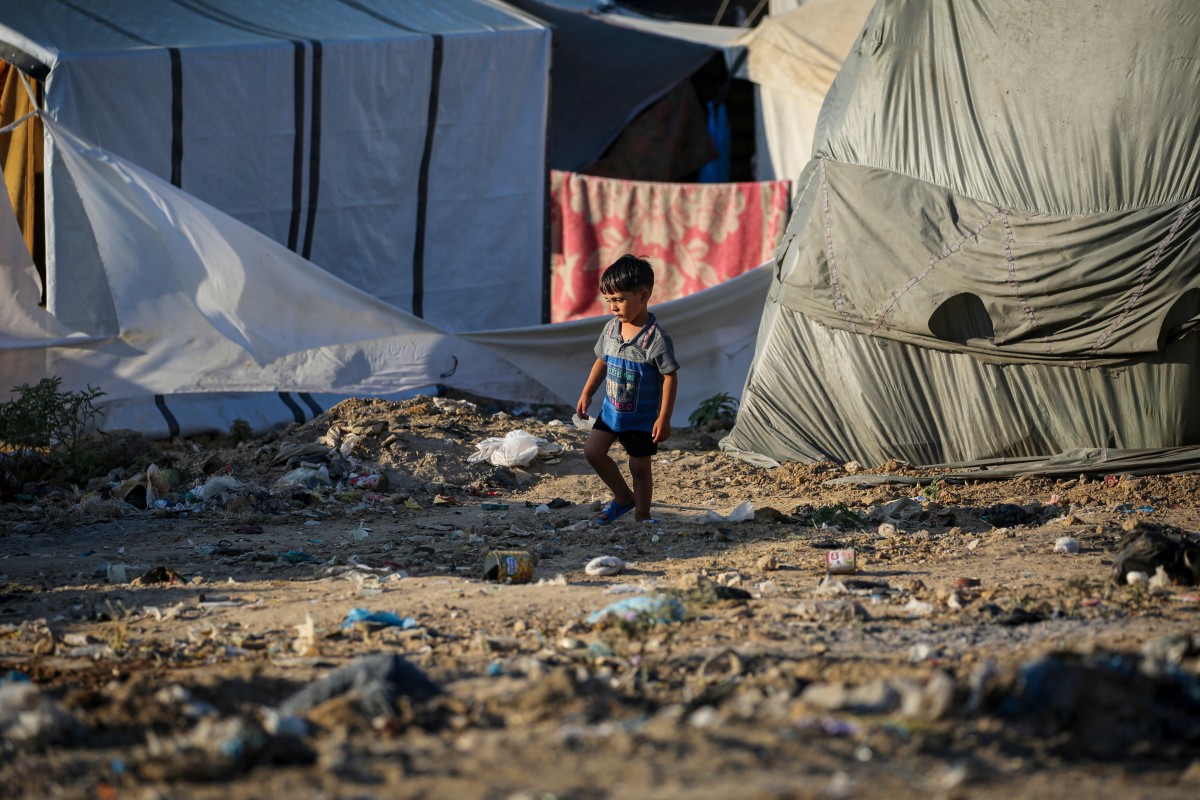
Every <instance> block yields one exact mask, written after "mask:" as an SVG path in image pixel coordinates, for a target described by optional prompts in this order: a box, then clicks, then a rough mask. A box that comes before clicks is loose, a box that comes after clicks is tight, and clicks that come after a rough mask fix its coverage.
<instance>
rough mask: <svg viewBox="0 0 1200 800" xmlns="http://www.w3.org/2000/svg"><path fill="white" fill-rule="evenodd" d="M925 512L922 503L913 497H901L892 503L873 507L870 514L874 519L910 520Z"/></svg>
mask: <svg viewBox="0 0 1200 800" xmlns="http://www.w3.org/2000/svg"><path fill="white" fill-rule="evenodd" d="M922 510H924V509H923V508H922V506H921V503H920V502H919V501H917V500H914V499H912V498H911V497H901V498H898V499H896V500H893V501H891V502H890V503H880V504H879V505H876V506H872V507H871V510H870V511H869V512H868V514H869V516H870V517H871V518H872V519H878V520H888V519H909V518H910V517H913V516H916V515H917V514H920V513H921V511H922Z"/></svg>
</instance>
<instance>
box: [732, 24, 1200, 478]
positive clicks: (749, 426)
mask: <svg viewBox="0 0 1200 800" xmlns="http://www.w3.org/2000/svg"><path fill="white" fill-rule="evenodd" d="M1081 31H1087V34H1086V35H1080V32H1081ZM1198 49H1200V9H1197V7H1196V6H1195V4H1193V3H1191V2H1181V1H1180V0H1152V1H1151V2H1147V3H1142V4H1137V5H1130V4H1124V5H1122V4H1116V5H1107V4H1106V5H1104V6H1102V7H1097V6H1096V5H1095V4H1093V3H1087V2H1079V1H1078V0H1073V1H1072V2H1066V3H1058V4H1054V5H1053V6H1046V7H1044V8H1043V7H1034V6H1027V5H1026V6H1021V7H1020V8H1019V9H1018V8H1016V7H1014V5H1013V4H1012V3H1009V2H1003V1H1002V0H978V2H970V3H968V2H958V1H957V0H955V1H954V2H944V1H943V0H909V2H891V1H890V0H881V2H879V3H877V4H876V6H875V7H874V9H873V10H872V12H871V14H870V16H869V17H868V19H867V22H866V25H865V28H864V29H863V31H862V33H861V35H860V36H859V38H858V41H857V43H856V45H855V47H854V49H853V50H852V52H851V54H850V56H849V57H848V59H847V60H846V62H845V64H844V65H843V67H842V69H841V71H840V72H839V74H838V76H837V78H836V79H835V81H834V83H833V86H832V87H831V89H830V91H829V94H828V96H827V97H826V100H825V104H824V107H823V108H822V111H821V115H820V120H819V124H818V129H817V134H816V143H815V146H814V154H813V160H812V161H811V162H810V163H809V164H808V165H807V166H806V168H805V170H804V173H803V174H802V175H801V177H800V182H799V186H800V190H799V193H798V196H797V198H796V201H795V205H796V210H795V212H794V214H793V217H792V220H791V222H790V224H789V228H788V231H787V233H786V234H785V236H784V241H783V244H782V245H781V247H780V250H779V252H778V254H777V260H776V274H775V281H774V283H773V285H772V289H771V292H770V295H769V298H768V301H767V305H766V308H765V311H764V314H763V319H762V324H761V326H760V331H759V339H758V344H757V349H756V354H755V360H754V363H753V365H752V367H751V371H750V374H749V376H748V379H747V383H746V387H745V391H744V394H743V398H742V407H741V413H740V414H739V417H738V422H737V425H736V426H735V428H734V430H733V431H732V432H731V434H730V435H729V436H728V437H727V438H726V439H725V440H724V442H723V446H724V447H725V448H726V449H728V450H731V451H734V452H740V453H742V454H744V455H746V456H747V457H750V458H754V459H758V460H760V461H762V462H764V463H774V462H778V461H784V460H799V461H808V460H817V459H836V460H840V461H849V460H858V461H860V462H862V463H864V464H872V465H873V464H880V463H883V462H884V461H886V460H887V459H899V460H902V461H906V462H909V463H912V464H918V465H933V464H940V463H945V462H956V463H958V464H963V463H983V462H991V461H994V460H999V459H1018V460H1019V459H1032V462H1031V463H1033V462H1036V461H1037V460H1039V459H1042V460H1044V459H1046V458H1048V457H1051V456H1054V455H1056V454H1059V453H1064V452H1067V451H1073V450H1074V451H1077V452H1095V451H1103V450H1107V451H1110V452H1115V451H1121V450H1147V451H1151V450H1155V449H1158V448H1176V447H1190V446H1194V445H1196V444H1198V443H1200V403H1198V402H1197V399H1198V398H1200V385H1197V381H1198V380H1200V379H1198V377H1197V375H1198V372H1197V366H1198V361H1200V359H1198V353H1197V346H1196V342H1197V338H1196V337H1195V336H1194V335H1188V334H1190V333H1191V332H1192V330H1193V329H1194V327H1195V326H1196V324H1197V322H1198V321H1200V316H1198V313H1200V309H1198V305H1200V304H1198V297H1200V210H1198V209H1197V201H1198V197H1200V169H1197V167H1200V140H1198V138H1197V136H1196V130H1197V127H1198V125H1200V94H1197V92H1196V91H1195V87H1196V86H1197V85H1200V62H1197V60H1196V59H1195V53H1196V52H1197V51H1198ZM1197 464H1200V462H1197ZM1059 466H1060V467H1061V466H1062V464H1061V463H1059ZM1177 466H1178V464H1177V460H1176V462H1175V467H1177Z"/></svg>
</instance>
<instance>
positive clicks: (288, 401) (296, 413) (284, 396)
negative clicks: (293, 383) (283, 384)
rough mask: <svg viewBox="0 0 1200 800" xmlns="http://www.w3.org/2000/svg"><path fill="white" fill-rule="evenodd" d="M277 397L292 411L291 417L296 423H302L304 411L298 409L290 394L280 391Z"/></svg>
mask: <svg viewBox="0 0 1200 800" xmlns="http://www.w3.org/2000/svg"><path fill="white" fill-rule="evenodd" d="M279 399H280V400H282V401H283V404H284V405H285V406H287V407H288V410H290V411H291V412H292V418H293V419H294V420H296V424H297V425H303V424H304V412H303V411H301V410H300V406H298V405H296V401H295V400H293V399H292V396H291V395H290V394H288V393H287V392H280V393H279Z"/></svg>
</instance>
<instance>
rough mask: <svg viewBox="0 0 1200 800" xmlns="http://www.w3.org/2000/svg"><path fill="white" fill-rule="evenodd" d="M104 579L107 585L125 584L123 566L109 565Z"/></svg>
mask: <svg viewBox="0 0 1200 800" xmlns="http://www.w3.org/2000/svg"><path fill="white" fill-rule="evenodd" d="M105 577H106V578H107V579H108V582H109V583H125V581H126V580H127V578H126V576H125V565H124V564H109V565H108V568H107V569H106V570H105Z"/></svg>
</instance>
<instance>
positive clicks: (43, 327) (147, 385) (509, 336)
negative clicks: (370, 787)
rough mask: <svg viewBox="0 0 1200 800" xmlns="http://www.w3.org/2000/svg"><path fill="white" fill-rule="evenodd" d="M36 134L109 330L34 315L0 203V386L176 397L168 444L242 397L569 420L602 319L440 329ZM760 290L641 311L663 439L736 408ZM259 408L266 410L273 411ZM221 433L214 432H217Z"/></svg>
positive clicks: (179, 197) (31, 293) (752, 287)
mask: <svg viewBox="0 0 1200 800" xmlns="http://www.w3.org/2000/svg"><path fill="white" fill-rule="evenodd" d="M44 124H45V127H46V131H47V133H48V136H49V138H50V139H51V140H52V141H53V143H54V145H55V148H56V150H57V152H58V153H59V157H60V159H61V168H62V169H63V170H64V173H65V174H66V176H68V177H69V179H70V181H69V183H70V185H71V186H72V187H74V189H75V191H76V198H75V200H76V202H75V204H76V205H77V206H78V207H79V208H80V209H82V212H83V215H82V216H81V217H80V218H79V219H78V220H76V224H78V225H79V226H80V227H81V228H84V229H86V231H87V232H88V235H90V236H92V237H94V238H95V241H96V245H97V246H96V249H95V254H96V255H95V258H96V259H97V261H96V263H94V264H90V265H88V266H89V271H91V272H94V273H95V274H98V275H100V276H102V277H103V280H104V290H105V293H106V295H107V296H108V297H109V298H110V302H111V307H112V315H113V319H114V324H115V327H116V328H117V331H116V332H115V333H113V334H112V335H108V336H89V335H87V334H86V333H85V332H83V331H79V330H76V329H73V328H71V327H70V326H68V325H66V324H65V323H63V322H62V321H61V320H59V319H58V318H57V317H55V316H54V315H53V314H51V313H50V312H48V311H47V310H46V309H45V308H42V307H40V306H39V305H38V296H39V291H38V284H37V280H38V277H37V273H36V271H35V269H34V267H33V262H32V259H31V257H30V255H29V251H28V248H26V247H25V244H24V241H23V240H22V238H21V234H20V230H19V229H18V227H17V224H16V220H15V218H14V216H13V214H12V209H11V206H8V207H5V205H3V204H7V202H8V200H7V193H2V196H0V351H2V355H3V357H2V358H0V386H2V387H14V386H19V385H21V384H26V383H28V384H34V383H36V382H37V381H38V380H40V379H42V378H48V377H58V378H60V379H61V381H62V384H61V385H62V389H63V390H65V391H74V390H80V389H83V388H85V387H86V386H88V385H91V386H95V387H99V388H100V389H102V390H103V391H104V392H105V395H104V397H103V398H102V404H106V403H114V404H124V405H125V406H127V407H128V406H131V405H134V404H136V403H137V402H142V401H144V403H145V405H146V406H151V407H152V406H158V407H160V408H163V407H165V405H166V404H167V403H169V402H171V398H172V397H173V396H177V395H178V396H184V397H185V398H186V401H185V402H182V403H180V404H179V405H177V406H176V410H177V411H179V417H180V418H179V419H178V420H176V421H175V422H177V427H178V430H177V431H173V432H179V433H184V434H187V433H194V432H199V431H197V430H196V428H195V427H194V426H193V425H192V424H190V423H189V420H188V419H186V418H183V417H184V413H185V410H186V408H187V407H189V406H190V407H195V406H196V405H197V404H198V403H199V402H202V401H199V400H197V398H198V397H201V396H203V395H206V394H207V395H210V396H211V397H212V401H211V403H209V404H207V406H208V407H207V408H206V409H205V413H204V414H203V415H202V417H203V419H204V421H205V424H206V425H207V426H208V427H206V428H205V430H211V429H212V427H211V426H212V421H213V420H214V418H215V417H216V416H218V415H219V414H222V413H224V414H227V415H236V414H238V413H239V411H238V410H237V408H238V406H237V405H236V403H237V402H238V401H240V400H242V399H243V398H245V397H247V396H249V393H275V392H278V393H288V392H298V393H310V394H311V395H313V396H315V397H317V398H318V400H321V398H322V397H328V396H330V395H339V394H340V395H343V396H384V397H386V396H394V395H396V394H398V393H403V392H411V391H414V390H419V389H428V388H429V387H431V386H444V387H449V388H454V389H460V390H463V391H467V392H471V393H473V394H476V395H480V396H483V397H491V398H496V399H501V400H513V401H520V402H525V403H542V402H546V403H562V404H565V405H569V406H573V405H574V402H575V400H576V399H577V398H578V396H579V391H580V390H581V389H582V387H583V383H584V382H585V381H586V379H587V372H588V369H589V368H590V364H591V363H592V362H593V361H594V356H593V355H592V346H593V345H594V343H595V339H596V337H597V336H598V335H599V332H600V330H601V328H602V326H603V324H604V322H605V320H604V319H603V318H593V319H586V320H580V321H576V322H571V323H564V324H561V325H538V326H531V327H526V328H512V329H502V330H479V331H476V332H472V333H456V332H449V331H445V330H443V329H441V328H439V327H437V326H435V325H433V324H431V323H429V322H427V321H424V320H421V319H418V318H417V317H415V316H413V315H411V314H408V313H406V312H404V311H402V310H400V309H396V308H394V307H392V306H390V305H388V304H387V303H385V302H383V301H381V300H379V299H378V298H375V297H373V296H371V295H370V294H368V293H366V292H363V291H362V290H360V289H358V288H356V287H354V286H351V285H350V284H348V283H346V282H345V281H342V280H341V279H339V278H337V277H335V276H334V275H332V274H330V273H329V272H327V271H325V270H323V269H321V268H320V267H319V266H317V265H315V264H313V263H311V262H309V261H307V260H306V259H304V258H302V257H301V256H299V255H298V254H296V253H294V252H292V251H290V250H288V249H287V248H286V247H284V246H283V245H280V244H278V243H276V242H274V241H272V240H270V239H269V238H267V237H266V236H264V235H263V234H261V233H259V232H257V231H255V230H253V229H252V228H250V227H249V226H247V225H245V224H243V223H241V222H239V221H237V220H235V219H233V218H232V217H229V216H228V215H226V214H224V213H222V212H220V211H219V210H217V209H215V208H213V207H212V206H209V205H207V204H205V203H203V202H201V201H199V200H197V199H196V198H194V197H191V196H190V195H188V194H187V193H186V192H184V191H182V190H180V189H178V188H176V187H174V186H172V185H170V183H169V182H167V181H165V180H163V179H161V178H159V177H158V176H156V175H154V174H152V173H150V172H148V171H147V170H144V169H141V168H140V167H137V166H135V165H133V164H131V163H130V162H128V161H125V160H124V159H121V158H119V157H117V156H115V155H113V154H111V153H109V152H107V151H105V150H103V149H101V148H98V147H95V146H94V145H92V144H90V143H87V142H84V141H82V140H80V139H79V138H78V137H76V136H74V135H73V134H71V133H69V132H68V131H66V130H65V129H64V128H63V127H62V126H61V125H59V124H58V123H56V122H54V121H53V120H52V119H49V118H46V119H44ZM770 280H771V272H770V269H769V268H768V267H765V266H764V267H762V268H760V269H758V270H754V271H751V272H749V273H746V274H743V275H741V276H739V277H737V278H734V279H732V280H730V281H727V282H725V283H723V284H721V285H720V286H718V287H715V288H713V289H709V290H707V291H703V292H699V293H697V294H695V295H692V296H689V297H687V298H683V299H681V300H677V301H674V302H671V303H663V304H661V305H660V304H655V305H654V310H655V312H656V314H657V315H658V317H659V319H660V320H661V321H662V324H663V325H664V327H666V328H667V329H668V330H670V332H671V333H672V336H673V337H674V340H675V350H676V355H677V356H678V357H679V360H680V363H681V364H682V369H683V371H684V374H685V376H686V375H687V374H688V373H690V375H691V377H685V379H684V380H681V381H680V391H679V397H678V399H677V401H676V417H677V418H676V420H675V424H677V425H683V424H686V421H687V415H688V414H689V413H690V412H691V411H692V410H693V409H695V408H696V407H697V406H698V405H699V404H700V402H701V401H702V400H704V399H706V398H707V397H710V396H712V395H713V394H717V393H720V392H726V393H730V394H735V393H736V392H737V391H738V388H739V387H740V386H741V385H742V383H743V382H744V379H745V374H746V370H747V368H748V367H749V363H750V358H751V356H752V354H753V346H754V336H755V333H756V330H757V325H758V309H760V308H761V307H762V302H763V298H764V297H765V294H766V289H767V286H768V285H769V283H770ZM464 291H472V290H471V288H470V287H465V288H464ZM477 291H478V292H479V293H481V294H484V295H486V292H487V290H486V288H484V289H479V290H477ZM485 299H486V298H485ZM156 395H157V396H158V397H155V396H156ZM164 398H165V399H164ZM283 399H284V400H285V401H287V398H286V397H285V398H283ZM125 401H130V402H129V403H125ZM292 402H293V404H294V401H292ZM305 402H306V405H307V406H309V407H311V405H309V401H308V399H307V398H306V399H305ZM312 405H315V404H312ZM276 409H277V410H278V411H283V406H282V404H280V403H278V400H277V401H276ZM295 411H296V413H297V415H299V414H301V413H302V410H301V409H300V408H299V407H298V406H297V407H296V408H295ZM118 418H119V419H121V420H123V421H126V424H128V421H129V420H136V422H135V423H134V424H136V426H137V427H138V428H139V429H141V430H144V431H145V432H147V433H162V432H164V431H162V430H160V429H159V427H158V424H161V422H162V420H159V421H158V424H156V423H155V422H154V421H153V420H152V418H149V417H146V416H144V415H143V416H138V415H136V414H132V413H126V414H121V415H118ZM235 418H237V417H236V416H229V418H227V419H225V420H224V425H223V426H218V428H217V429H222V430H227V429H228V425H229V424H230V423H232V421H233V419H235ZM255 419H258V417H255ZM282 421H288V420H287V419H286V418H285V419H284V420H282Z"/></svg>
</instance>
